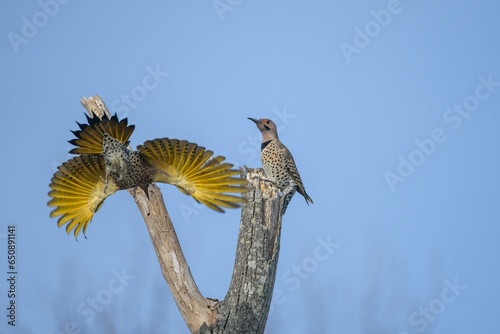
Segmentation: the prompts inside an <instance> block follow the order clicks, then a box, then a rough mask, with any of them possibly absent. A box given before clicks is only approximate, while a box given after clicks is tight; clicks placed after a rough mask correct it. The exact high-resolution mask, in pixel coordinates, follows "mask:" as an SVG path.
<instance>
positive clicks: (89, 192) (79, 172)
mask: <svg viewBox="0 0 500 334" xmlns="http://www.w3.org/2000/svg"><path fill="white" fill-rule="evenodd" d="M105 177H106V174H105V168H104V160H103V158H102V157H101V156H92V155H82V156H78V157H75V158H73V159H70V160H68V161H66V162H65V163H63V164H62V165H61V166H59V167H58V171H57V172H56V173H55V174H54V176H53V177H52V180H51V183H50V188H51V189H52V190H51V191H50V192H49V196H50V197H51V198H52V199H51V200H50V201H49V202H48V205H49V206H54V207H56V208H55V209H54V210H53V211H52V212H51V213H50V216H51V217H57V216H61V217H60V218H59V220H58V221H57V225H58V226H59V227H61V226H63V225H65V224H67V225H66V232H68V234H69V233H70V232H71V231H72V230H74V235H75V237H77V236H78V234H79V233H80V231H81V230H82V229H83V233H84V234H85V232H86V230H87V226H88V224H89V223H90V221H91V220H92V216H93V215H94V213H95V212H97V211H98V210H99V208H100V207H101V205H102V203H103V202H104V200H105V199H106V197H108V196H109V195H111V194H113V193H115V192H116V191H117V190H118V188H117V187H116V186H115V185H114V184H113V183H112V182H111V180H110V182H109V183H108V184H107V185H106V184H105Z"/></svg>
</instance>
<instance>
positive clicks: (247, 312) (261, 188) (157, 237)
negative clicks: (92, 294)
mask: <svg viewBox="0 0 500 334" xmlns="http://www.w3.org/2000/svg"><path fill="white" fill-rule="evenodd" d="M81 103H82V104H83V106H84V107H85V108H86V109H87V110H88V112H89V113H90V114H91V115H97V116H98V117H99V118H101V117H102V116H103V115H104V114H107V115H108V117H109V116H110V114H109V111H108V109H107V107H106V105H105V104H104V102H103V101H102V99H101V98H100V97H99V96H94V97H90V98H88V99H86V98H83V99H82V101H81ZM242 177H244V178H246V179H247V180H248V181H249V185H248V187H249V191H248V192H247V193H244V194H243V197H244V198H245V199H246V200H247V201H246V203H244V204H243V207H242V213H241V221H240V232H239V236H238V245H237V250H236V260H235V264H234V270H233V276H232V279H231V283H230V286H229V290H228V292H227V294H226V296H225V298H224V300H223V301H217V300H214V299H210V298H205V297H203V296H202V294H201V293H200V291H199V289H198V287H197V285H196V282H195V281H194V279H193V276H192V275H191V271H190V270H189V266H188V264H187V262H186V259H185V258H184V255H183V253H182V249H181V247H180V244H179V240H178V239H177V234H176V233H175V229H174V226H173V224H172V221H171V219H170V216H169V214H168V212H167V210H166V208H165V204H164V202H163V197H162V194H161V192H160V190H159V188H158V187H156V186H155V185H149V187H148V194H145V193H144V191H143V190H142V189H141V188H138V187H136V188H132V189H129V192H130V194H131V195H132V197H133V198H134V200H135V202H136V203H137V206H138V207H139V210H140V211H141V213H142V216H143V218H144V221H145V223H146V226H147V228H148V231H149V235H150V237H151V241H152V243H153V246H154V249H155V252H156V255H157V257H158V261H159V263H160V267H161V270H162V273H163V277H164V278H165V280H166V281H167V284H168V286H169V288H170V291H171V292H172V295H173V297H174V300H175V302H176V304H177V307H178V308H179V311H180V313H181V315H182V317H183V318H184V321H185V322H186V324H187V326H188V328H189V330H190V331H191V333H203V334H208V333H211V334H212V333H217V334H225V333H231V334H234V333H242V334H243V333H245V334H246V333H248V334H250V333H252V334H253V333H263V332H264V328H265V325H266V321H267V316H268V313H269V309H270V305H271V298H272V294H273V289H274V282H275V279H276V269H277V264H278V255H279V243H280V235H281V216H280V215H279V212H280V210H279V195H278V191H277V189H276V187H275V186H274V185H273V184H270V183H268V182H264V181H262V178H263V177H264V175H263V172H262V170H260V169H247V168H245V169H244V170H242Z"/></svg>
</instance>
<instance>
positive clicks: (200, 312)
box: [130, 185, 212, 333]
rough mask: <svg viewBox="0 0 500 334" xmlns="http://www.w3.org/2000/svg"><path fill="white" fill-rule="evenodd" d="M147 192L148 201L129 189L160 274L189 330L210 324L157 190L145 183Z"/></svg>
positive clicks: (207, 308)
mask: <svg viewBox="0 0 500 334" xmlns="http://www.w3.org/2000/svg"><path fill="white" fill-rule="evenodd" d="M148 192H149V200H148V197H147V196H146V194H145V193H144V191H143V190H142V189H141V188H139V187H135V188H132V189H130V194H131V195H132V196H133V197H134V200H135V202H136V203H137V206H138V207H139V210H140V211H141V213H142V216H143V218H144V221H145V222H146V226H147V228H148V231H149V235H150V237H151V241H152V242H153V246H154V249H155V252H156V256H157V257H158V261H159V263H160V267H161V271H162V273H163V277H164V278H165V280H166V281H167V284H168V286H169V288H170V291H171V292H172V295H173V297H174V300H175V302H176V304H177V307H178V308H179V311H180V313H181V315H182V317H183V318H184V321H185V322H186V324H187V326H188V328H189V330H190V331H191V333H196V332H198V330H199V328H200V327H201V326H202V325H203V324H205V323H206V324H209V325H210V324H211V323H210V321H211V316H212V312H211V310H210V303H209V301H207V300H206V299H205V298H204V297H203V296H202V295H201V293H200V290H199V289H198V286H197V285H196V282H195V281H194V279H193V276H192V275H191V271H190V269H189V266H188V264H187V262H186V259H185V258H184V254H183V253H182V249H181V246H180V244H179V240H178V239H177V234H176V233H175V229H174V226H173V224H172V221H171V220H170V216H169V214H168V212H167V209H166V208H165V204H164V202H163V196H162V194H161V192H160V189H159V188H158V187H157V186H155V185H149V188H148Z"/></svg>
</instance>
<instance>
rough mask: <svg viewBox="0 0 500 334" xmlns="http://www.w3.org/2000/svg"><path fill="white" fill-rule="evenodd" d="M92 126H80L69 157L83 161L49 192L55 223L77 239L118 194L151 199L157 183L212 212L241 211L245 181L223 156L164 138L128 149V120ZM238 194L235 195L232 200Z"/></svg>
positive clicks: (64, 171)
mask: <svg viewBox="0 0 500 334" xmlns="http://www.w3.org/2000/svg"><path fill="white" fill-rule="evenodd" d="M87 121H88V124H79V123H77V124H78V126H79V127H80V130H78V131H72V132H73V134H74V135H75V136H76V139H73V140H70V141H69V142H70V143H71V144H72V145H75V146H76V147H75V148H74V149H72V150H71V151H70V153H72V154H78V156H76V157H74V158H72V159H70V160H68V161H66V162H64V163H63V164H62V165H61V166H59V167H58V171H57V172H56V173H55V174H54V176H53V178H52V180H51V183H50V188H51V191H50V192H49V196H50V197H51V198H52V199H51V200H50V201H49V202H48V205H49V206H53V207H56V208H55V209H54V210H53V211H52V212H51V213H50V216H51V217H57V216H61V217H60V218H59V220H58V222H57V224H58V226H59V227H61V226H63V225H65V224H67V226H66V232H67V233H68V234H69V233H70V232H71V231H72V230H74V235H75V237H77V236H78V234H79V233H80V231H82V230H83V233H84V234H85V233H86V230H87V227H88V225H89V223H90V221H91V220H92V217H93V215H94V213H96V212H97V211H98V210H99V208H100V207H101V206H102V204H103V202H104V200H105V199H106V198H107V197H108V196H110V195H112V194H114V193H115V192H116V191H118V190H122V189H129V188H132V187H136V186H139V187H141V188H143V189H144V190H145V191H146V193H147V187H148V184H149V183H152V182H163V183H169V184H172V185H175V186H177V188H178V189H179V190H180V191H181V192H183V193H184V194H187V195H190V196H192V197H193V198H194V199H195V200H196V201H197V202H199V203H203V204H205V205H206V206H208V207H209V208H211V209H213V210H216V211H219V212H224V210H223V209H222V208H237V207H239V206H240V203H242V202H243V199H242V198H241V197H240V196H238V195H237V194H239V193H242V192H244V191H245V187H244V185H245V183H246V182H245V180H243V179H241V178H240V177H236V175H238V174H239V171H238V170H234V169H231V168H232V167H233V165H232V164H229V163H224V162H223V161H224V160H225V158H224V157H222V156H216V157H212V155H213V152H212V151H209V150H206V149H205V148H204V147H201V146H198V145H196V144H193V143H190V142H188V141H185V140H177V139H169V138H161V139H154V140H148V141H146V142H145V143H144V144H143V145H140V146H138V147H137V151H132V150H131V149H130V148H129V138H130V136H131V134H132V132H133V131H134V128H135V127H134V126H133V125H130V126H129V125H127V119H126V118H125V119H123V120H121V121H119V120H118V117H117V116H116V114H115V115H114V116H112V117H111V118H108V117H107V116H103V118H102V120H101V119H99V118H98V117H97V116H94V117H92V118H91V117H89V116H87ZM228 193H233V194H228Z"/></svg>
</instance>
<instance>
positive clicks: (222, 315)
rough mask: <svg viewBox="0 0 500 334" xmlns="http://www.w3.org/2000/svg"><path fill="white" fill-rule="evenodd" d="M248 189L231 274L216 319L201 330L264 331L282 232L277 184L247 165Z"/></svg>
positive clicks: (247, 333) (249, 333) (250, 333)
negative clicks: (265, 179)
mask: <svg viewBox="0 0 500 334" xmlns="http://www.w3.org/2000/svg"><path fill="white" fill-rule="evenodd" d="M243 174H244V177H246V178H247V180H248V181H249V183H250V191H249V192H248V193H246V194H244V195H243V196H244V197H245V198H246V199H247V202H246V203H245V204H243V208H242V213H241V223H240V232H239V235H238V245H237V250H236V259H235V263H234V269H233V276H232V279H231V283H230V286H229V290H228V292H227V294H226V297H225V298H224V300H223V301H221V302H219V303H218V305H217V306H216V308H215V309H216V312H217V315H216V323H215V324H214V325H213V326H212V328H207V327H203V328H201V329H200V333H207V334H208V333H217V334H223V333H224V334H225V333H227V334H229V333H239V334H254V333H255V334H260V333H264V329H265V326H266V322H267V316H268V314H269V309H270V307H271V299H272V295H273V290H274V282H275V280H276V270H277V266H278V256H279V245H280V236H281V215H279V212H280V210H279V207H280V197H279V194H278V191H277V188H276V187H275V186H274V185H273V184H271V183H269V182H266V181H262V178H264V176H265V175H264V173H263V171H262V169H246V170H244V171H243Z"/></svg>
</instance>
